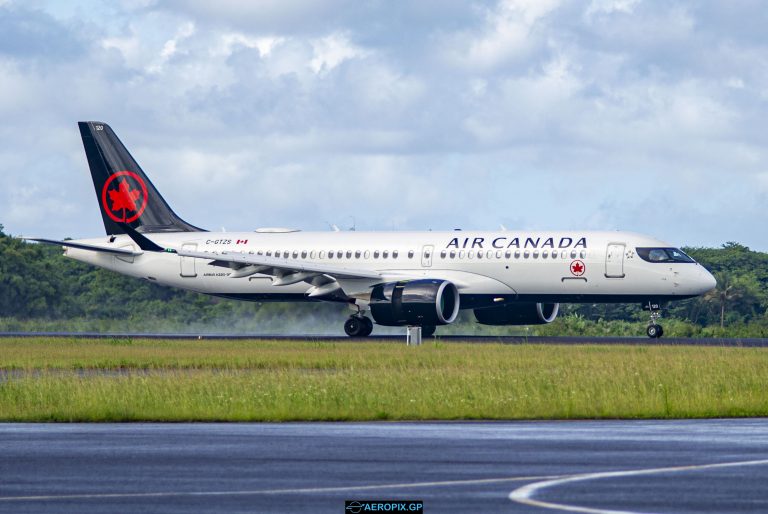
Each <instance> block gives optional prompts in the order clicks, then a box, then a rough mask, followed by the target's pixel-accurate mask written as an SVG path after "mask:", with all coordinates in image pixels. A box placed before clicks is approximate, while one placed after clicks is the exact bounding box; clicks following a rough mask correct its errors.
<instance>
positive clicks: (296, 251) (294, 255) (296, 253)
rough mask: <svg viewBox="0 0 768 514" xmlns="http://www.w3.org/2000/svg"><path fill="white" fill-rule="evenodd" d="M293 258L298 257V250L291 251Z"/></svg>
mask: <svg viewBox="0 0 768 514" xmlns="http://www.w3.org/2000/svg"><path fill="white" fill-rule="evenodd" d="M293 258H294V259H298V258H299V252H298V250H294V251H293Z"/></svg>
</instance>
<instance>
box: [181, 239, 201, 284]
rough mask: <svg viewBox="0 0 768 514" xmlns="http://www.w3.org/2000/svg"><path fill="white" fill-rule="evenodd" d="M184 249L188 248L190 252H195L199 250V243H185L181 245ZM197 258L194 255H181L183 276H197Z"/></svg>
mask: <svg viewBox="0 0 768 514" xmlns="http://www.w3.org/2000/svg"><path fill="white" fill-rule="evenodd" d="M181 249H182V250H186V251H188V252H194V251H197V244H195V243H185V244H183V245H181ZM196 260H197V259H195V258H194V257H181V276H182V277H196V276H197V270H196V269H195V261H196Z"/></svg>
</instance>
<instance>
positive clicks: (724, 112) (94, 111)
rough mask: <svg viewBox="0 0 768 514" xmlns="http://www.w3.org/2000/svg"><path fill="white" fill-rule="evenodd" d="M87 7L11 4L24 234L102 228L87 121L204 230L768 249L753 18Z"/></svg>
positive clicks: (692, 5)
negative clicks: (583, 230) (578, 232)
mask: <svg viewBox="0 0 768 514" xmlns="http://www.w3.org/2000/svg"><path fill="white" fill-rule="evenodd" d="M88 2H89V3H85V4H78V3H76V2H75V3H73V4H72V5H67V6H66V7H62V6H61V4H60V3H57V2H45V1H42V2H41V3H39V4H36V5H40V9H37V10H31V9H28V8H27V7H26V6H25V4H22V3H11V4H9V3H7V2H6V3H4V4H2V5H0V34H3V35H0V114H2V115H3V119H4V123H3V126H2V127H0V181H2V185H3V187H2V188H0V223H3V224H4V225H5V226H6V229H7V230H10V231H12V232H14V233H20V232H24V233H33V232H36V233H42V232H46V234H47V235H51V236H54V237H57V236H78V235H79V236H84V235H89V234H92V233H99V232H100V220H99V218H98V215H97V210H96V204H95V202H94V200H93V191H92V186H91V184H90V178H89V176H88V173H87V167H86V163H85V159H84V157H83V154H82V149H81V146H80V142H79V135H78V133H77V129H76V126H75V121H77V120H79V119H89V118H90V119H101V120H103V121H106V122H108V123H110V124H111V125H112V127H113V128H114V129H115V130H116V131H117V133H118V134H119V135H120V137H121V138H122V139H123V140H124V142H125V143H126V144H127V145H128V147H129V149H131V151H132V152H133V153H134V156H135V157H136V158H137V159H138V160H139V162H141V163H142V165H143V166H144V167H145V169H146V170H147V171H148V172H149V174H150V176H151V177H152V179H153V181H154V182H155V183H156V185H157V186H158V187H159V188H160V189H161V191H162V192H163V194H164V195H165V196H166V198H167V199H168V200H169V201H170V202H171V204H172V205H174V208H175V209H176V210H177V211H178V212H179V213H180V214H182V215H183V216H184V217H185V218H189V219H190V221H192V222H194V223H198V224H200V225H203V226H211V227H216V226H221V225H225V226H227V228H230V229H235V228H238V227H243V228H253V227H255V226H257V225H278V226H279V225H293V226H297V227H301V228H305V229H321V230H322V229H325V228H326V225H325V221H330V222H335V223H337V224H339V225H345V224H349V222H350V221H349V217H350V216H353V217H355V219H356V221H357V224H358V228H384V229H388V228H393V227H395V228H401V229H408V228H418V229H421V228H429V227H432V228H453V227H454V226H464V227H465V228H495V227H497V226H498V224H499V223H500V222H503V223H505V224H506V225H507V226H508V227H509V228H518V227H534V228H548V227H565V228H579V227H585V226H586V227H589V228H609V229H610V228H623V229H631V230H639V231H641V232H649V233H652V234H658V235H659V236H662V237H664V238H666V239H669V240H671V241H673V242H676V243H688V244H704V243H706V244H716V243H718V242H722V241H725V240H731V239H739V238H741V240H742V242H744V243H746V244H748V245H750V246H753V247H758V248H762V249H768V233H765V231H764V230H762V225H761V224H762V222H763V220H764V213H763V210H764V209H763V205H764V203H765V200H766V198H767V197H768V186H766V184H767V183H768V179H766V178H765V177H766V173H768V172H766V170H768V150H766V148H768V144H767V143H768V141H767V139H768V135H766V134H768V127H766V124H767V123H768V122H767V121H766V120H768V102H766V98H768V58H766V52H765V49H766V48H768V36H766V35H765V33H764V31H761V30H758V29H757V28H754V29H753V30H746V29H744V28H743V26H742V25H741V24H739V23H735V22H729V23H725V21H727V20H751V19H754V18H757V17H759V15H760V14H761V11H759V8H758V7H754V6H750V5H746V4H745V5H741V4H739V5H738V6H732V5H730V4H729V5H728V6H718V5H716V4H712V5H710V4H708V5H707V6H702V5H701V4H700V3H696V2H685V1H684V2H679V3H676V4H675V5H674V6H672V7H669V6H665V7H664V8H662V7H659V6H658V4H652V3H648V2H632V1H628V0H623V1H622V0H616V1H594V2H586V1H584V2H554V1H544V2H539V1H528V2H517V1H498V2H493V1H490V0H489V1H486V2H476V3H474V2H473V3H466V2H442V1H441V2H433V3H429V4H422V3H419V6H416V5H415V4H414V5H411V4H386V5H379V4H375V5H374V4H368V3H360V2H351V1H347V0H324V1H320V2H314V1H313V2H310V1H309V0H306V1H305V0H291V1H289V2H287V3H286V2H277V1H276V0H275V1H272V0H269V1H268V2H264V3H261V2H256V3H250V4H244V5H240V6H239V7H238V6H236V5H235V3H234V2H230V1H229V0H227V1H225V2H223V3H210V2H202V1H193V2H189V3H176V2H173V1H158V2H144V0H139V3H138V4H137V3H124V4H110V5H109V6H106V4H103V3H98V2H96V3H94V2H93V1H92V0H88ZM425 5H426V6H425ZM83 13H85V14H83ZM724 20H725V21H724ZM11 34H12V37H11V36H9V35H11ZM41 34H42V35H44V37H40V35H41ZM41 127H44V130H43V129H41ZM31 148H34V151H30V149H31ZM212 191H213V192H215V193H216V195H215V196H216V198H217V200H216V201H211V200H210V194H211V192H212ZM25 195H26V196H25ZM37 197H41V198H42V197H46V198H47V200H46V201H45V202H41V208H40V209H39V212H41V213H43V214H42V216H39V215H38V214H35V213H30V212H27V211H25V210H24V209H29V204H31V202H32V199H33V198H37ZM219 199H221V200H220V201H219ZM733 205H738V208H737V209H734V208H733ZM649 210H653V211H655V212H664V213H666V214H665V216H664V217H663V223H656V222H655V221H654V220H653V219H651V220H649V217H648V216H647V212H648V211H649ZM308 213H309V214H308ZM243 220H253V221H243Z"/></svg>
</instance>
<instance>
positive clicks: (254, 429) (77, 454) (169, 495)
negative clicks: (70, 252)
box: [0, 419, 768, 513]
mask: <svg viewBox="0 0 768 514" xmlns="http://www.w3.org/2000/svg"><path fill="white" fill-rule="evenodd" d="M0 478H1V480H2V481H1V485H0V512H73V513H74V512H78V513H80V512H136V511H151V512H185V513H186V512H190V511H192V512H301V513H316V512H320V513H344V500H351V499H399V500H409V499H415V500H423V502H424V512H429V513H440V512H473V513H485V512H558V511H559V512H563V511H577V512H592V513H604V512H609V511H612V512H615V511H622V512H629V513H634V512H669V513H683V512H696V513H707V512H712V513H724V512H735V513H741V512H765V511H766V510H768V490H766V488H765V483H766V481H767V480H768V420H766V419H750V420H692V421H580V422H456V423H450V422H448V423H389V422H385V423H384V422H383V423H295V424H294V423H291V424H178V425H176V424H111V425H86V424H71V425H68V424H38V425H33V424H2V425H0ZM577 509H580V510H577Z"/></svg>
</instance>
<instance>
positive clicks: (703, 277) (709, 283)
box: [698, 266, 717, 294]
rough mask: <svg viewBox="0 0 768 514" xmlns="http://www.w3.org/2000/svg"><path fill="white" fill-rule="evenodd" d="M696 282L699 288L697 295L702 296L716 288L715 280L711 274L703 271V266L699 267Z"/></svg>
mask: <svg viewBox="0 0 768 514" xmlns="http://www.w3.org/2000/svg"><path fill="white" fill-rule="evenodd" d="M698 282H699V285H700V287H701V292H700V293H699V294H704V293H706V292H708V291H711V290H712V289H714V288H715V287H717V280H716V279H715V277H714V276H712V273H710V272H709V271H707V270H706V269H704V267H703V266H702V267H701V272H700V273H699V280H698Z"/></svg>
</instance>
